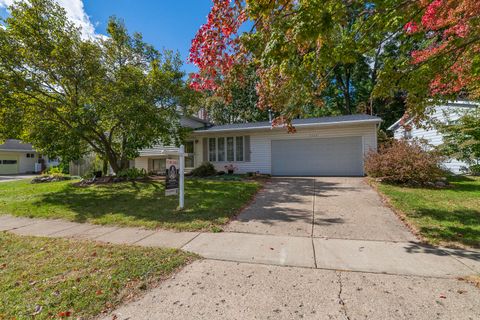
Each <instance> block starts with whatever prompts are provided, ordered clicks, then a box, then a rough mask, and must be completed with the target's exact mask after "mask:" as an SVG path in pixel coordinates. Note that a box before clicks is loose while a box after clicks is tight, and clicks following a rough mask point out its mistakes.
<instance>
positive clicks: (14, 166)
mask: <svg viewBox="0 0 480 320" xmlns="http://www.w3.org/2000/svg"><path fill="white" fill-rule="evenodd" d="M17 173H18V156H16V155H11V154H2V153H0V174H17Z"/></svg>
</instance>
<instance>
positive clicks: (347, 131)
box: [133, 114, 382, 176]
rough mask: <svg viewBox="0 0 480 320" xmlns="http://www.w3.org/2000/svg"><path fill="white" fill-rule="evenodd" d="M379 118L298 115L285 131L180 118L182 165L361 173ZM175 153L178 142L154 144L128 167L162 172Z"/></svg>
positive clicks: (268, 126)
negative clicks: (291, 130)
mask: <svg viewBox="0 0 480 320" xmlns="http://www.w3.org/2000/svg"><path fill="white" fill-rule="evenodd" d="M381 121H382V120H381V119H380V118H378V117H375V116H370V115H365V114H358V115H348V116H337V117H323V118H311V119H297V120H294V121H293V125H294V126H295V128H296V130H297V131H296V133H293V134H289V133H287V130H286V129H285V128H281V127H276V128H272V125H271V123H269V122H268V121H265V122H251V123H237V124H227V125H213V124H211V123H209V122H207V121H204V120H202V119H199V118H194V117H182V120H181V124H182V125H183V126H185V127H189V128H191V129H192V132H191V133H190V135H189V137H188V138H187V140H186V141H185V152H186V153H187V156H186V161H185V167H186V170H191V169H193V168H195V167H198V166H199V165H201V164H202V163H203V162H206V161H209V162H211V163H212V164H213V165H214V166H215V167H216V169H217V170H225V166H226V165H229V164H232V165H233V166H234V167H236V168H237V172H239V173H247V172H260V173H266V174H272V175H278V176H287V175H291V176H363V175H364V170H363V159H364V156H365V154H367V153H368V151H370V150H376V148H377V128H378V125H379V124H380V122H381ZM178 152H179V150H178V147H177V146H163V145H157V146H154V147H153V148H149V149H144V150H141V151H140V152H139V153H140V155H139V157H137V158H136V159H135V161H134V162H133V165H134V166H135V167H136V168H142V169H145V170H146V171H147V172H158V173H163V172H165V161H166V159H167V158H176V157H178Z"/></svg>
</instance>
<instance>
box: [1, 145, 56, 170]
mask: <svg viewBox="0 0 480 320" xmlns="http://www.w3.org/2000/svg"><path fill="white" fill-rule="evenodd" d="M58 164H59V163H58V160H57V159H48V157H46V156H43V155H41V154H39V153H38V152H37V151H35V150H34V149H33V147H32V145H31V144H29V143H23V142H21V141H20V140H15V139H8V140H6V141H5V143H4V144H0V174H22V173H36V172H40V171H42V169H47V168H49V167H52V166H58Z"/></svg>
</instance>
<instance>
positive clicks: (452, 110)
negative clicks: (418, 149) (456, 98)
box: [393, 104, 474, 173]
mask: <svg viewBox="0 0 480 320" xmlns="http://www.w3.org/2000/svg"><path fill="white" fill-rule="evenodd" d="M472 107H474V106H472V105H468V104H449V105H442V106H437V107H435V108H434V109H432V112H431V115H430V120H431V121H438V122H441V123H447V122H448V121H454V120H457V119H458V118H460V117H461V116H462V115H463V114H465V112H467V111H468V110H471V108H472ZM393 136H394V138H395V139H404V138H406V133H405V129H404V128H403V127H402V126H400V127H399V128H398V129H396V130H395V131H394V133H393ZM408 138H409V139H423V140H426V142H427V143H428V144H430V145H432V146H439V145H441V144H443V137H442V134H441V133H439V132H438V131H437V130H436V129H435V128H434V127H433V125H431V124H427V123H426V122H424V123H421V124H420V125H419V126H415V125H413V127H412V130H411V131H410V134H409V136H408ZM444 166H445V168H446V169H448V170H450V171H452V172H454V173H461V170H460V169H461V168H462V167H467V166H468V165H467V164H466V163H464V162H462V161H459V160H457V159H449V160H448V161H446V162H444Z"/></svg>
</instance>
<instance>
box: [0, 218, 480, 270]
mask: <svg viewBox="0 0 480 320" xmlns="http://www.w3.org/2000/svg"><path fill="white" fill-rule="evenodd" d="M2 230H3V231H9V232H13V233H15V234H19V235H30V236H46V237H63V238H73V239H88V240H94V241H101V242H107V243H114V244H128V245H139V246H155V247H171V248H181V249H183V250H186V251H190V252H194V253H197V254H199V255H201V256H203V257H204V258H207V259H213V260H225V261H233V262H248V263H256V264H267V265H278V266H291V267H303V268H320V269H328V270H346V271H361V272H370V273H385V274H394V275H413V276H427V277H440V278H455V277H459V276H466V275H472V274H476V273H480V252H477V251H469V250H451V249H442V248H435V247H430V246H425V245H422V244H419V243H416V242H413V241H408V242H392V241H369V240H347V239H326V238H311V237H294V236H276V235H256V234H248V233H235V232H224V233H199V232H172V231H166V230H145V229H141V228H120V227H110V226H99V225H92V224H82V223H75V222H68V221H62V220H42V219H26V218H17V217H12V216H0V231H2Z"/></svg>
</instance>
